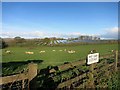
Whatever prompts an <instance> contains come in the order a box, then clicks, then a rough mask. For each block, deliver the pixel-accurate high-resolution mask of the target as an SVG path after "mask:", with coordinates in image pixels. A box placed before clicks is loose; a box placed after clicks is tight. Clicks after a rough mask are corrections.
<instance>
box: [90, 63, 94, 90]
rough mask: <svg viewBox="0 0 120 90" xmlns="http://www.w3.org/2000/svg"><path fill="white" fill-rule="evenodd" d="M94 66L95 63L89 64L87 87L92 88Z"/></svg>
mask: <svg viewBox="0 0 120 90" xmlns="http://www.w3.org/2000/svg"><path fill="white" fill-rule="evenodd" d="M94 67H95V64H91V65H90V73H89V88H92V89H94V88H95V87H94Z"/></svg>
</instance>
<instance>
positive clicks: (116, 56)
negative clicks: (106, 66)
mask: <svg viewBox="0 0 120 90" xmlns="http://www.w3.org/2000/svg"><path fill="white" fill-rule="evenodd" d="M117 63H118V50H116V51H115V71H116V72H117V69H118V68H117Z"/></svg>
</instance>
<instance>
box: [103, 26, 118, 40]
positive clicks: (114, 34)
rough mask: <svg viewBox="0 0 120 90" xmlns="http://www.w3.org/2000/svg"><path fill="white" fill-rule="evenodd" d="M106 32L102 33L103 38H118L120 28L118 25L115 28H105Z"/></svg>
mask: <svg viewBox="0 0 120 90" xmlns="http://www.w3.org/2000/svg"><path fill="white" fill-rule="evenodd" d="M104 31H105V33H103V34H101V38H106V39H118V38H119V37H118V34H119V33H120V31H119V30H118V27H113V28H107V29H105V30H104Z"/></svg>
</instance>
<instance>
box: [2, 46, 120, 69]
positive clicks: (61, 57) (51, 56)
mask: <svg viewBox="0 0 120 90" xmlns="http://www.w3.org/2000/svg"><path fill="white" fill-rule="evenodd" d="M64 49H67V50H75V51H76V53H73V54H69V53H67V52H65V51H61V52H60V51H59V50H64ZM93 49H95V50H97V52H99V53H100V54H101V55H103V54H107V53H110V52H109V51H110V50H112V49H118V45H117V44H92V45H77V46H75V45H73V46H56V47H48V46H39V47H32V48H30V47H17V46H16V47H8V48H5V49H3V51H2V62H19V61H28V60H43V62H42V63H40V65H39V68H45V67H47V66H49V65H52V66H54V65H60V64H63V63H64V62H72V61H77V60H80V59H81V58H85V57H86V56H87V54H88V53H89V51H90V50H93ZM5 50H10V51H11V52H12V53H11V54H6V53H5ZM41 50H45V51H46V52H45V53H41V54H40V53H39V52H40V51H41ZM52 50H56V51H55V52H53V51H52ZM26 51H31V52H34V54H33V55H27V54H25V52H26Z"/></svg>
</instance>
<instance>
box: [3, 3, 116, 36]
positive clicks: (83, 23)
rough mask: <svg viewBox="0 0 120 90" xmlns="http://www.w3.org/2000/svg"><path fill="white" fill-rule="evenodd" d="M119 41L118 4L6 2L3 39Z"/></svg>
mask: <svg viewBox="0 0 120 90" xmlns="http://www.w3.org/2000/svg"><path fill="white" fill-rule="evenodd" d="M79 35H97V36H100V37H101V38H118V3H117V2H96V3H95V2H79V3H78V2H77V3H73V2H71V3H70V2H56V3H55V2H45V3H43V2H36V3H33V2H16V3H15V2H14V3H10V2H3V3H2V36H1V37H15V36H21V37H24V38H39V37H40V38H43V37H64V38H67V37H77V36H79Z"/></svg>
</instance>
